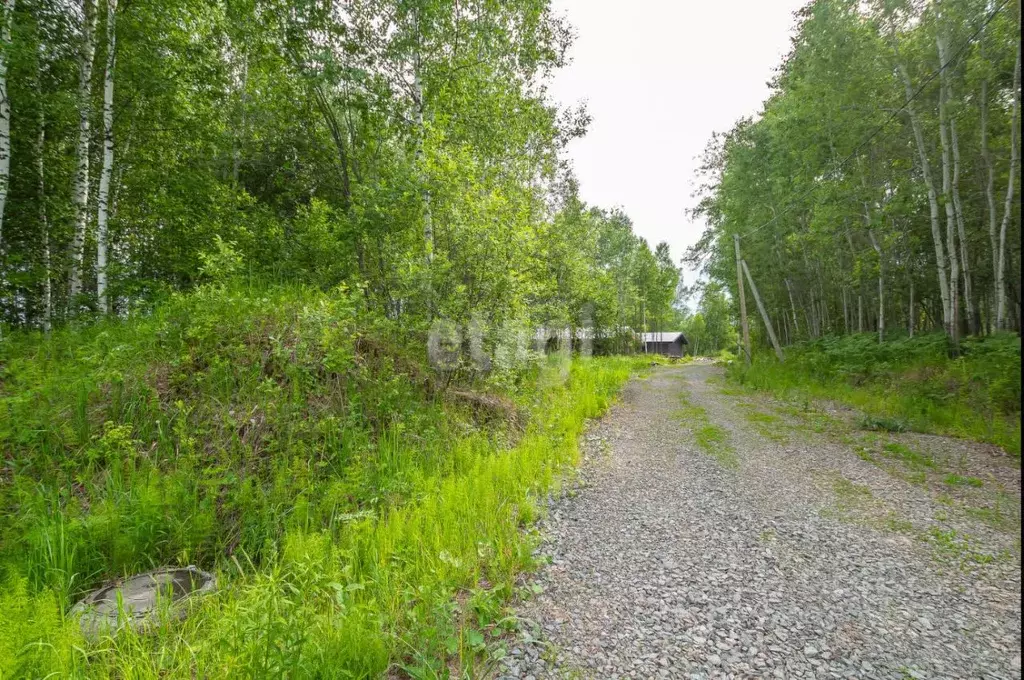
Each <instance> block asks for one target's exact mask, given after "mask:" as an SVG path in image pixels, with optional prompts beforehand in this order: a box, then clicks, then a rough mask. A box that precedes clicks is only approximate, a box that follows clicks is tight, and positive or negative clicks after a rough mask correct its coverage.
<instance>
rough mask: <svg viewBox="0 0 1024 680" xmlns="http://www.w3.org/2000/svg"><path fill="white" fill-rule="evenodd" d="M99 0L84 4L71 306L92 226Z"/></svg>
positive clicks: (80, 276)
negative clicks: (91, 143) (91, 163)
mask: <svg viewBox="0 0 1024 680" xmlns="http://www.w3.org/2000/svg"><path fill="white" fill-rule="evenodd" d="M96 15H97V10H96V0H82V42H81V46H80V51H79V56H78V150H77V158H78V163H77V167H76V170H75V178H74V184H73V188H72V194H73V197H72V198H73V203H74V206H75V233H74V236H73V237H72V241H71V273H70V277H69V280H70V284H69V294H70V298H71V299H70V300H69V303H68V304H69V305H71V306H72V311H74V310H73V307H74V305H75V297H77V296H78V294H79V293H81V292H82V259H83V256H84V254H85V253H84V251H83V249H84V247H85V232H86V229H87V227H88V224H89V125H90V121H91V119H92V103H91V97H90V95H91V83H92V62H93V58H94V57H95V56H96Z"/></svg>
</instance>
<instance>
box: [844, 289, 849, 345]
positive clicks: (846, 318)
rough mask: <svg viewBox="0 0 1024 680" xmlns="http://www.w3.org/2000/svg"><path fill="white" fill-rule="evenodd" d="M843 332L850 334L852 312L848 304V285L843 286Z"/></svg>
mask: <svg viewBox="0 0 1024 680" xmlns="http://www.w3.org/2000/svg"><path fill="white" fill-rule="evenodd" d="M843 332H844V333H846V335H849V334H850V312H849V310H848V309H847V304H846V286H843Z"/></svg>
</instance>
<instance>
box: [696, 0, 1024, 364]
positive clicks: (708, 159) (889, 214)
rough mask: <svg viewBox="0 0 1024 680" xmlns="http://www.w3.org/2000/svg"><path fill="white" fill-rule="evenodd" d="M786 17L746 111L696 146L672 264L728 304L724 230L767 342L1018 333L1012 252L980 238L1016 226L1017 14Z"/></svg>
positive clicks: (959, 6) (830, 10)
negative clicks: (684, 266) (716, 290)
mask: <svg viewBox="0 0 1024 680" xmlns="http://www.w3.org/2000/svg"><path fill="white" fill-rule="evenodd" d="M796 18H797V22H798V23H797V27H796V31H795V35H794V36H793V41H792V49H791V50H790V51H789V52H788V53H787V55H786V56H785V58H784V60H783V61H782V62H781V63H780V64H779V65H778V68H777V69H776V74H777V75H776V77H775V78H774V79H773V81H772V82H771V84H770V85H771V87H772V92H771V94H770V96H769V97H767V98H766V99H765V101H764V105H763V107H762V108H761V109H760V110H759V111H757V112H756V113H755V112H751V115H750V116H749V117H747V118H744V119H742V120H740V121H739V122H738V123H737V124H736V125H735V126H734V127H733V128H732V129H731V130H729V131H728V132H726V133H724V134H716V135H715V136H714V137H713V138H712V139H711V140H710V141H709V143H708V146H707V150H706V153H705V155H704V163H703V165H702V167H701V171H700V172H701V175H702V177H701V180H700V182H701V183H700V190H699V202H698V203H697V205H696V206H695V208H694V209H693V213H694V217H695V218H699V219H701V220H703V221H706V223H707V224H708V228H707V230H706V232H705V233H704V235H703V236H702V237H701V239H700V240H699V241H698V242H697V243H696V244H695V246H694V247H693V248H692V249H691V250H690V251H689V252H688V254H687V259H688V260H689V262H690V264H691V265H693V266H695V267H699V268H700V269H701V270H702V271H703V273H704V274H706V275H707V277H708V279H709V280H710V281H712V282H713V283H714V284H716V285H720V286H722V287H724V288H725V289H727V290H728V291H729V297H730V299H731V300H732V312H733V314H734V315H735V314H736V312H738V304H736V301H737V299H738V290H737V285H738V284H737V270H736V268H737V264H736V251H735V243H734V237H735V236H739V237H740V247H741V255H742V257H743V258H744V259H745V261H746V263H747V265H748V267H749V269H750V272H751V275H752V277H753V279H754V280H755V282H756V285H757V288H758V291H759V293H760V296H761V298H762V301H763V303H764V307H765V308H766V310H767V311H768V314H769V316H770V317H771V319H772V321H771V323H772V324H773V325H774V326H775V328H776V334H777V336H779V338H780V340H781V341H782V342H783V343H784V344H790V343H794V342H797V341H801V340H813V339H817V338H822V337H826V336H829V335H837V334H840V333H843V334H850V333H855V332H856V333H859V332H868V331H873V332H875V333H876V334H877V335H876V337H880V338H883V339H884V338H888V337H889V336H890V335H892V334H893V333H894V331H895V332H896V333H899V332H901V331H903V330H904V329H907V328H908V326H912V327H913V328H914V331H915V332H918V331H920V330H922V329H925V330H926V331H929V330H940V329H942V330H945V331H946V333H947V335H949V336H950V338H951V339H952V340H954V342H955V339H956V338H957V337H958V336H963V335H980V334H982V333H983V332H992V331H993V330H998V329H1000V328H1002V329H1019V328H1020V323H1021V320H1020V318H1019V315H1020V313H1019V312H1017V311H1015V310H1014V302H1013V301H1014V300H1018V301H1019V299H1020V293H1019V290H1018V287H1017V284H1016V283H1015V282H1016V281H1019V279H1020V262H1019V258H1017V257H1016V256H1014V255H1013V253H1012V249H1010V250H1007V249H1005V248H1000V247H999V246H998V242H999V240H1000V239H1001V238H1002V237H1003V236H1005V238H1006V243H1017V242H1019V240H1020V235H1021V231H1020V229H1021V220H1020V215H1021V211H1020V204H1019V192H1017V191H1016V190H1015V189H1012V185H1013V184H1014V183H1015V181H1016V180H1015V179H1014V176H1015V173H1016V170H1015V171H1013V172H1011V170H1010V166H1011V164H1012V163H1013V162H1014V161H1013V158H1014V152H1012V150H1011V147H1012V146H1013V143H1014V135H1013V130H1014V128H1015V127H1016V125H1017V122H1019V120H1020V113H1019V111H1018V109H1019V105H1018V104H1014V99H1013V97H1011V95H1010V93H1011V91H1012V90H1013V89H1014V87H1015V86H1014V85H1013V83H1014V79H1015V75H1014V72H1015V70H1017V71H1018V77H1019V68H1020V65H1019V62H1018V61H1017V59H1016V57H1017V54H1018V52H1019V49H1020V38H1019V33H1020V25H1019V17H1018V14H1017V10H1016V9H1014V8H1013V7H1012V6H1011V5H1003V6H995V5H987V4H985V3H980V2H974V1H973V0H944V2H943V3H941V5H940V4H937V3H907V2H897V3H890V2H868V3H865V2H860V1H858V0H812V1H810V2H807V3H806V4H805V5H804V6H803V7H802V8H801V9H800V10H799V11H798V12H797V13H796ZM939 44H945V45H947V46H948V49H947V51H948V54H947V56H946V57H940V55H939V52H938V49H937V47H938V45H939ZM1015 62H1016V64H1015ZM1018 94H1019V93H1018ZM908 97H912V100H911V101H909V102H908V99H907V98H908ZM1017 101H1018V102H1019V96H1018V97H1017ZM926 164H927V166H926ZM943 177H945V178H946V180H947V181H946V182H943V181H942V178H943ZM1011 189H1012V191H1011ZM1007 192H1011V193H1012V199H1013V200H1012V201H1007V200H1006V199H1007V196H1008V193H1007ZM946 208H948V209H950V212H948V213H947V212H946V210H945V209H946ZM940 280H941V284H940ZM744 285H745V286H746V284H744ZM947 290H952V291H955V292H953V293H947V292H946V291H947ZM950 295H953V296H954V297H953V298H952V301H951V302H949V301H948V298H949V297H950ZM751 297H752V296H751V291H750V290H749V287H748V290H747V296H746V303H747V307H748V314H749V315H750V321H751V323H750V328H751V334H752V336H753V341H754V342H757V343H759V344H761V345H762V346H765V345H767V343H768V338H767V336H766V333H765V329H764V326H763V323H762V321H761V319H760V318H759V315H758V313H757V311H756V309H755V307H754V304H753V300H751ZM1000 297H1004V298H1005V304H1004V305H1003V308H1004V309H1003V311H1002V312H1000V307H1001V306H1000V304H999V302H998V300H999V298H1000ZM954 312H955V313H954ZM1000 315H1001V316H1002V318H1001V319H1000ZM954 321H958V323H956V324H954Z"/></svg>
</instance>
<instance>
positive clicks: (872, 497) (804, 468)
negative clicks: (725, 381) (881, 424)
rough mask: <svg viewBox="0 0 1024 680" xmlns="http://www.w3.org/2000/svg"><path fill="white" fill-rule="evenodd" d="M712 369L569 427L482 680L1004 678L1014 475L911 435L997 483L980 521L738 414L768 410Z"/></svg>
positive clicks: (884, 471) (838, 444)
mask: <svg viewBox="0 0 1024 680" xmlns="http://www.w3.org/2000/svg"><path fill="white" fill-rule="evenodd" d="M720 372H721V369H720V368H718V367H715V366H708V365H696V364H691V365H687V366H682V367H663V368H658V369H656V370H655V371H654V372H653V374H652V375H650V376H649V377H647V378H644V379H636V380H633V381H632V382H631V383H630V384H629V385H628V386H627V387H626V389H625V391H624V394H623V397H622V400H621V402H620V403H619V404H618V405H616V406H615V407H614V408H613V409H612V410H611V411H610V412H609V414H608V415H607V416H606V417H605V418H604V419H602V420H601V421H600V422H598V423H596V424H595V426H594V427H592V428H591V429H590V430H589V432H588V435H587V436H586V438H585V440H586V441H585V450H586V451H587V455H588V459H587V461H586V462H585V464H584V468H583V482H582V484H581V487H580V488H579V489H578V490H577V491H576V492H575V493H573V494H570V495H568V496H566V497H564V498H562V499H560V500H557V501H554V502H553V504H552V507H551V512H550V514H549V517H548V519H547V520H546V521H545V523H544V524H543V525H542V532H543V535H544V536H545V539H544V543H543V545H542V546H541V548H540V553H542V554H543V555H545V556H547V558H548V559H549V560H550V561H549V563H548V564H547V565H546V566H545V567H544V568H542V569H541V570H540V571H539V573H537V574H536V575H535V576H534V579H535V581H534V582H535V583H536V584H537V586H538V587H537V588H536V589H537V590H542V592H541V593H540V594H539V595H537V596H536V597H534V598H532V599H530V600H527V601H524V602H521V603H519V604H518V605H517V613H518V615H519V616H520V617H521V618H522V620H523V626H522V630H523V632H522V634H521V636H520V637H519V638H517V639H516V640H514V641H512V642H510V646H509V649H510V654H509V656H508V657H506V659H505V660H503V661H502V662H501V664H500V668H499V669H498V670H497V673H496V677H498V678H531V677H532V678H534V679H539V678H546V677H558V678H562V677H584V678H618V677H631V678H633V677H635V678H662V677H664V678H708V677H716V678H717V677H780V678H828V677H858V678H860V677H863V678H907V677H911V678H968V677H976V678H982V677H983V678H1020V677H1021V661H1020V653H1021V608H1020V602H1021V599H1020V585H1021V583H1020V564H1021V563H1020V533H1019V531H1020V519H1019V518H1020V470H1019V467H1018V466H1016V465H1015V464H1014V463H1013V462H1012V461H1009V460H1008V459H1005V457H1004V458H1003V460H1002V461H999V460H998V459H997V458H996V457H995V456H993V455H992V452H991V450H988V449H985V448H984V447H977V446H974V445H970V444H967V443H964V442H960V441H957V440H941V438H931V439H930V440H929V442H930V444H929V446H932V447H933V448H934V447H937V448H938V449H945V450H949V451H955V452H956V454H955V457H956V459H957V460H958V461H959V463H958V464H959V465H960V469H963V468H964V467H965V466H966V468H968V469H975V468H977V469H984V470H993V469H995V470H996V471H997V472H996V474H988V475H987V476H986V477H985V478H984V479H985V481H984V484H985V486H984V487H983V489H982V491H985V490H986V489H988V487H990V486H997V487H998V492H996V491H993V492H992V493H994V494H996V495H997V496H998V498H999V499H1001V503H1002V510H999V507H998V506H997V511H998V513H999V514H998V515H997V517H996V519H997V520H998V521H993V519H992V513H991V512H989V513H988V514H985V513H984V512H980V511H979V512H973V511H971V510H969V509H968V508H969V507H970V506H968V505H965V504H961V503H960V501H959V500H957V498H958V497H956V496H955V495H953V494H945V493H941V492H940V490H937V489H936V488H934V486H933V485H930V484H929V483H927V482H922V481H921V478H912V477H910V476H901V475H900V474H899V472H900V469H902V468H899V469H898V468H894V467H892V466H887V465H882V464H880V463H879V461H878V460H876V459H872V458H871V457H870V456H866V455H862V456H858V455H857V452H856V447H855V446H853V445H851V443H850V441H851V440H850V439H849V437H847V438H846V440H845V441H844V440H843V437H839V436H836V435H834V433H833V434H830V433H829V432H827V431H825V432H814V431H811V430H808V429H807V428H806V427H805V426H803V425H800V424H799V423H798V424H797V425H796V426H791V425H786V427H787V428H788V429H782V428H783V424H784V423H786V421H785V420H784V419H783V418H782V417H781V416H778V415H770V416H763V417H761V418H757V417H751V416H750V413H751V412H752V408H753V409H762V411H761V412H764V411H765V410H767V409H770V405H768V404H767V402H766V401H764V400H761V401H758V398H757V397H754V396H751V395H737V394H736V393H730V394H726V393H725V391H723V389H722V383H721V380H720V377H719V374H720ZM684 395H685V396H684ZM684 398H685V399H686V401H687V402H688V403H689V404H690V408H689V409H688V411H681V407H682V404H683V399H684ZM751 400H753V402H752V401H751ZM694 407H697V410H701V409H702V410H703V413H704V414H705V415H704V416H703V417H704V420H703V421H701V420H700V419H699V418H698V417H696V416H694V415H693V413H694ZM687 413H689V416H688V415H687ZM764 421H771V422H772V423H775V425H773V426H775V427H776V429H777V430H778V431H779V432H783V434H781V435H779V436H773V433H772V431H770V430H766V429H765V424H764ZM701 422H704V423H705V424H707V423H711V424H713V425H714V426H717V427H719V428H722V430H723V431H724V433H725V435H726V437H727V441H726V442H725V443H722V444H718V446H721V447H723V448H728V447H731V450H732V451H733V452H734V453H733V454H732V455H731V457H729V458H725V457H722V456H720V455H709V453H714V451H713V447H711V448H709V447H707V446H705V447H704V448H702V447H701V446H699V445H698V442H697V438H696V436H695V435H696V433H697V430H698V429H699V426H700V423H701ZM912 437H913V436H911V440H908V441H916V440H913V439H912ZM918 437H919V436H918ZM936 460H941V459H940V458H936ZM993 461H995V462H993ZM922 474H923V473H922ZM979 474H980V473H979ZM979 507H987V506H979Z"/></svg>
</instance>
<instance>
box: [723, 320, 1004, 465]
mask: <svg viewBox="0 0 1024 680" xmlns="http://www.w3.org/2000/svg"><path fill="white" fill-rule="evenodd" d="M962 350H963V351H962V353H961V354H960V356H958V357H957V358H950V357H949V355H948V353H947V343H946V339H945V336H944V335H943V334H941V333H934V334H924V335H918V336H915V337H914V338H906V337H903V338H895V339H893V340H889V341H887V342H884V343H879V342H878V341H877V338H874V337H872V336H870V334H866V333H865V334H859V335H853V336H844V337H826V338H822V339H819V340H816V341H814V342H808V343H802V344H799V345H796V346H793V347H790V348H788V349H787V354H788V355H789V357H788V360H787V361H786V362H785V363H781V364H780V363H779V362H778V361H776V360H775V359H774V357H772V356H770V355H757V356H755V357H754V362H753V364H752V365H751V366H750V367H749V368H748V367H746V366H744V365H743V363H742V362H741V363H733V364H732V365H730V366H729V368H728V369H727V370H728V373H729V376H730V378H731V379H732V380H733V382H734V383H736V384H742V385H746V386H748V387H750V388H752V389H757V390H766V391H769V392H771V393H772V394H774V395H776V396H777V397H780V398H783V399H787V400H790V401H793V402H795V403H803V404H804V405H805V406H806V407H807V408H808V409H809V408H810V404H811V402H813V401H817V400H831V401H835V402H840V403H843V404H845V405H847V406H850V407H852V408H854V409H857V410H858V411H860V412H861V413H863V417H862V419H861V420H860V427H863V428H866V429H870V430H879V431H888V432H902V431H906V430H913V431H919V432H934V433H937V434H946V435H953V436H959V437H965V438H970V439H975V440H978V441H985V442H990V443H993V444H996V445H997V446H1000V447H1002V448H1003V449H1005V450H1006V451H1007V452H1009V453H1010V454H1012V455H1015V456H1018V457H1019V455H1020V421H1021V419H1020V413H1021V410H1020V409H1021V406H1020V404H1021V383H1020V380H1019V379H1016V377H1017V376H1019V375H1020V370H1021V360H1020V338H1018V337H1016V336H1015V335H1014V334H1010V333H1000V334H997V335H994V336H991V337H985V338H968V339H965V340H964V342H963V344H962Z"/></svg>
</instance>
